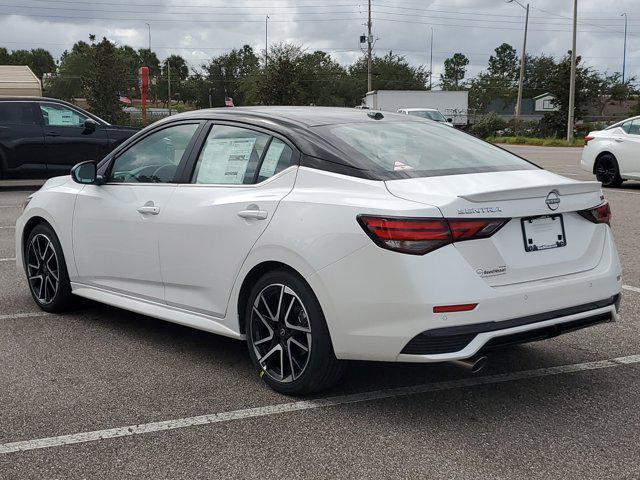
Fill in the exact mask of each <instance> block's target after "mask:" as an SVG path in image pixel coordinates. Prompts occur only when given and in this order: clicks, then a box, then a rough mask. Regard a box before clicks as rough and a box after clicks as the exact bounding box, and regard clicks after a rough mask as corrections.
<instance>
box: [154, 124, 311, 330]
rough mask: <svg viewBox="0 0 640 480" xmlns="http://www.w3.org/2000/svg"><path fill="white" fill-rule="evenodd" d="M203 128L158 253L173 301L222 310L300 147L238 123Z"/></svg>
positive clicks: (290, 179)
mask: <svg viewBox="0 0 640 480" xmlns="http://www.w3.org/2000/svg"><path fill="white" fill-rule="evenodd" d="M205 133H206V139H205V140H204V142H203V145H202V148H201V150H200V151H199V152H194V155H193V159H192V161H191V164H193V167H192V168H191V169H189V170H188V172H189V173H188V175H190V176H189V177H187V178H188V180H189V182H190V183H185V184H180V185H178V187H177V188H176V191H175V193H174V195H173V198H172V200H171V204H170V205H169V206H168V208H167V212H166V213H167V214H166V216H165V217H164V220H163V224H164V225H163V227H162V229H163V231H162V235H161V237H160V259H161V262H162V274H163V278H164V281H165V299H166V301H167V303H168V304H170V305H173V306H178V307H184V308H188V309H190V310H194V311H199V312H202V313H206V314H210V315H214V316H219V317H222V316H224V314H225V311H226V308H227V302H228V299H229V295H230V293H231V289H232V287H233V284H234V281H235V279H236V277H237V275H238V272H239V270H240V267H241V266H242V264H243V262H244V260H245V258H246V257H247V255H248V253H249V251H250V250H251V248H252V246H253V245H254V243H255V242H256V240H257V239H258V237H259V236H260V235H261V234H262V232H264V230H265V228H266V227H267V225H268V224H269V222H270V220H271V218H272V217H273V214H274V212H275V210H276V208H277V206H278V203H279V202H280V200H282V198H283V197H284V196H285V195H287V194H288V193H289V192H290V191H291V189H292V188H293V184H294V181H295V176H296V172H297V168H296V167H297V164H298V158H299V154H298V153H297V151H296V150H295V149H294V148H293V146H292V145H291V144H289V143H288V142H287V141H286V140H285V139H283V138H274V137H273V136H272V135H271V134H270V133H268V132H265V131H262V130H258V129H255V130H254V129H250V128H244V127H239V126H234V125H230V124H228V125H224V124H217V125H214V126H212V127H211V128H210V130H209V131H208V132H205Z"/></svg>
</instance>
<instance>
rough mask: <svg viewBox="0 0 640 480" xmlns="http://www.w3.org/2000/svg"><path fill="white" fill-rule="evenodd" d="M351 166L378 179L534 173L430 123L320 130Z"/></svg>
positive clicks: (503, 154)
mask: <svg viewBox="0 0 640 480" xmlns="http://www.w3.org/2000/svg"><path fill="white" fill-rule="evenodd" d="M319 128H320V129H321V130H322V131H323V132H322V133H323V135H324V136H325V138H326V139H327V140H328V141H329V142H331V143H333V144H334V145H335V146H336V147H338V148H339V149H340V150H342V151H343V152H344V153H345V154H346V157H347V158H345V160H348V161H349V163H351V166H353V167H356V168H359V169H363V170H368V171H371V172H373V173H375V174H377V175H376V176H377V177H380V178H382V179H399V178H415V177H430V176H438V175H457V174H463V173H481V172H499V171H509V170H531V169H537V168H538V167H536V166H535V165H533V164H531V163H529V162H527V161H526V160H524V159H522V158H520V157H517V156H516V155H513V154H511V153H509V152H507V151H506V150H502V149H500V148H498V147H495V146H493V145H491V144H490V143H487V142H484V141H482V140H480V139H478V138H475V137H473V136H471V135H468V134H466V133H463V132H459V131H457V130H455V129H453V128H451V127H448V126H445V125H441V124H438V123H436V122H430V121H409V122H401V121H395V122H389V121H384V120H382V121H376V122H374V121H372V122H366V123H349V124H339V125H326V126H323V127H319Z"/></svg>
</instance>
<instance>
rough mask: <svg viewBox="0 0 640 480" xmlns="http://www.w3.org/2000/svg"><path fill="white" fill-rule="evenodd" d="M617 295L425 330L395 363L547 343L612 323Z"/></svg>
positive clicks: (440, 358) (459, 356) (435, 359)
mask: <svg viewBox="0 0 640 480" xmlns="http://www.w3.org/2000/svg"><path fill="white" fill-rule="evenodd" d="M619 305H620V294H618V295H614V296H612V297H610V298H607V299H605V300H600V301H596V302H591V303H587V304H584V305H578V306H575V307H569V308H564V309H561V310H555V311H551V312H544V313H539V314H535V315H529V316H526V317H520V318H514V319H511V320H503V321H501V322H486V323H478V324H473V325H464V326H458V327H445V328H438V329H433V330H428V331H426V332H422V333H421V334H419V335H416V336H415V337H414V338H412V339H411V341H409V343H407V345H405V347H404V348H403V349H402V352H401V353H400V355H398V358H397V360H398V361H402V362H439V361H446V360H456V359H461V358H469V357H471V356H473V355H475V354H476V353H478V352H479V351H481V350H489V349H491V348H496V347H501V346H505V345H514V344H519V343H526V342H532V341H536V340H546V339H549V338H553V337H556V336H558V335H561V334H563V333H568V332H572V331H575V330H580V329H582V328H586V327H590V326H593V325H598V324H601V323H607V322H613V321H615V320H616V319H617V312H618V308H619Z"/></svg>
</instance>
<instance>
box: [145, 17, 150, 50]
mask: <svg viewBox="0 0 640 480" xmlns="http://www.w3.org/2000/svg"><path fill="white" fill-rule="evenodd" d="M145 23H146V22H145ZM146 25H147V28H148V29H149V53H151V24H150V23H147V24H146Z"/></svg>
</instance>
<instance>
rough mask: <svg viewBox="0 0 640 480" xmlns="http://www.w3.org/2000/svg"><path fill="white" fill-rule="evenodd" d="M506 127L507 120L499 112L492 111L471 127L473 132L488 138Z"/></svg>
mask: <svg viewBox="0 0 640 480" xmlns="http://www.w3.org/2000/svg"><path fill="white" fill-rule="evenodd" d="M506 127H507V122H506V121H504V120H503V119H502V118H501V117H500V116H499V115H498V114H497V113H494V112H491V113H488V114H487V115H483V116H482V117H481V118H480V120H478V121H477V122H476V123H475V124H474V125H473V126H472V127H471V133H473V134H474V135H476V136H478V137H481V138H486V137H490V136H492V135H495V134H497V133H498V131H500V130H504V129H505V128H506Z"/></svg>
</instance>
